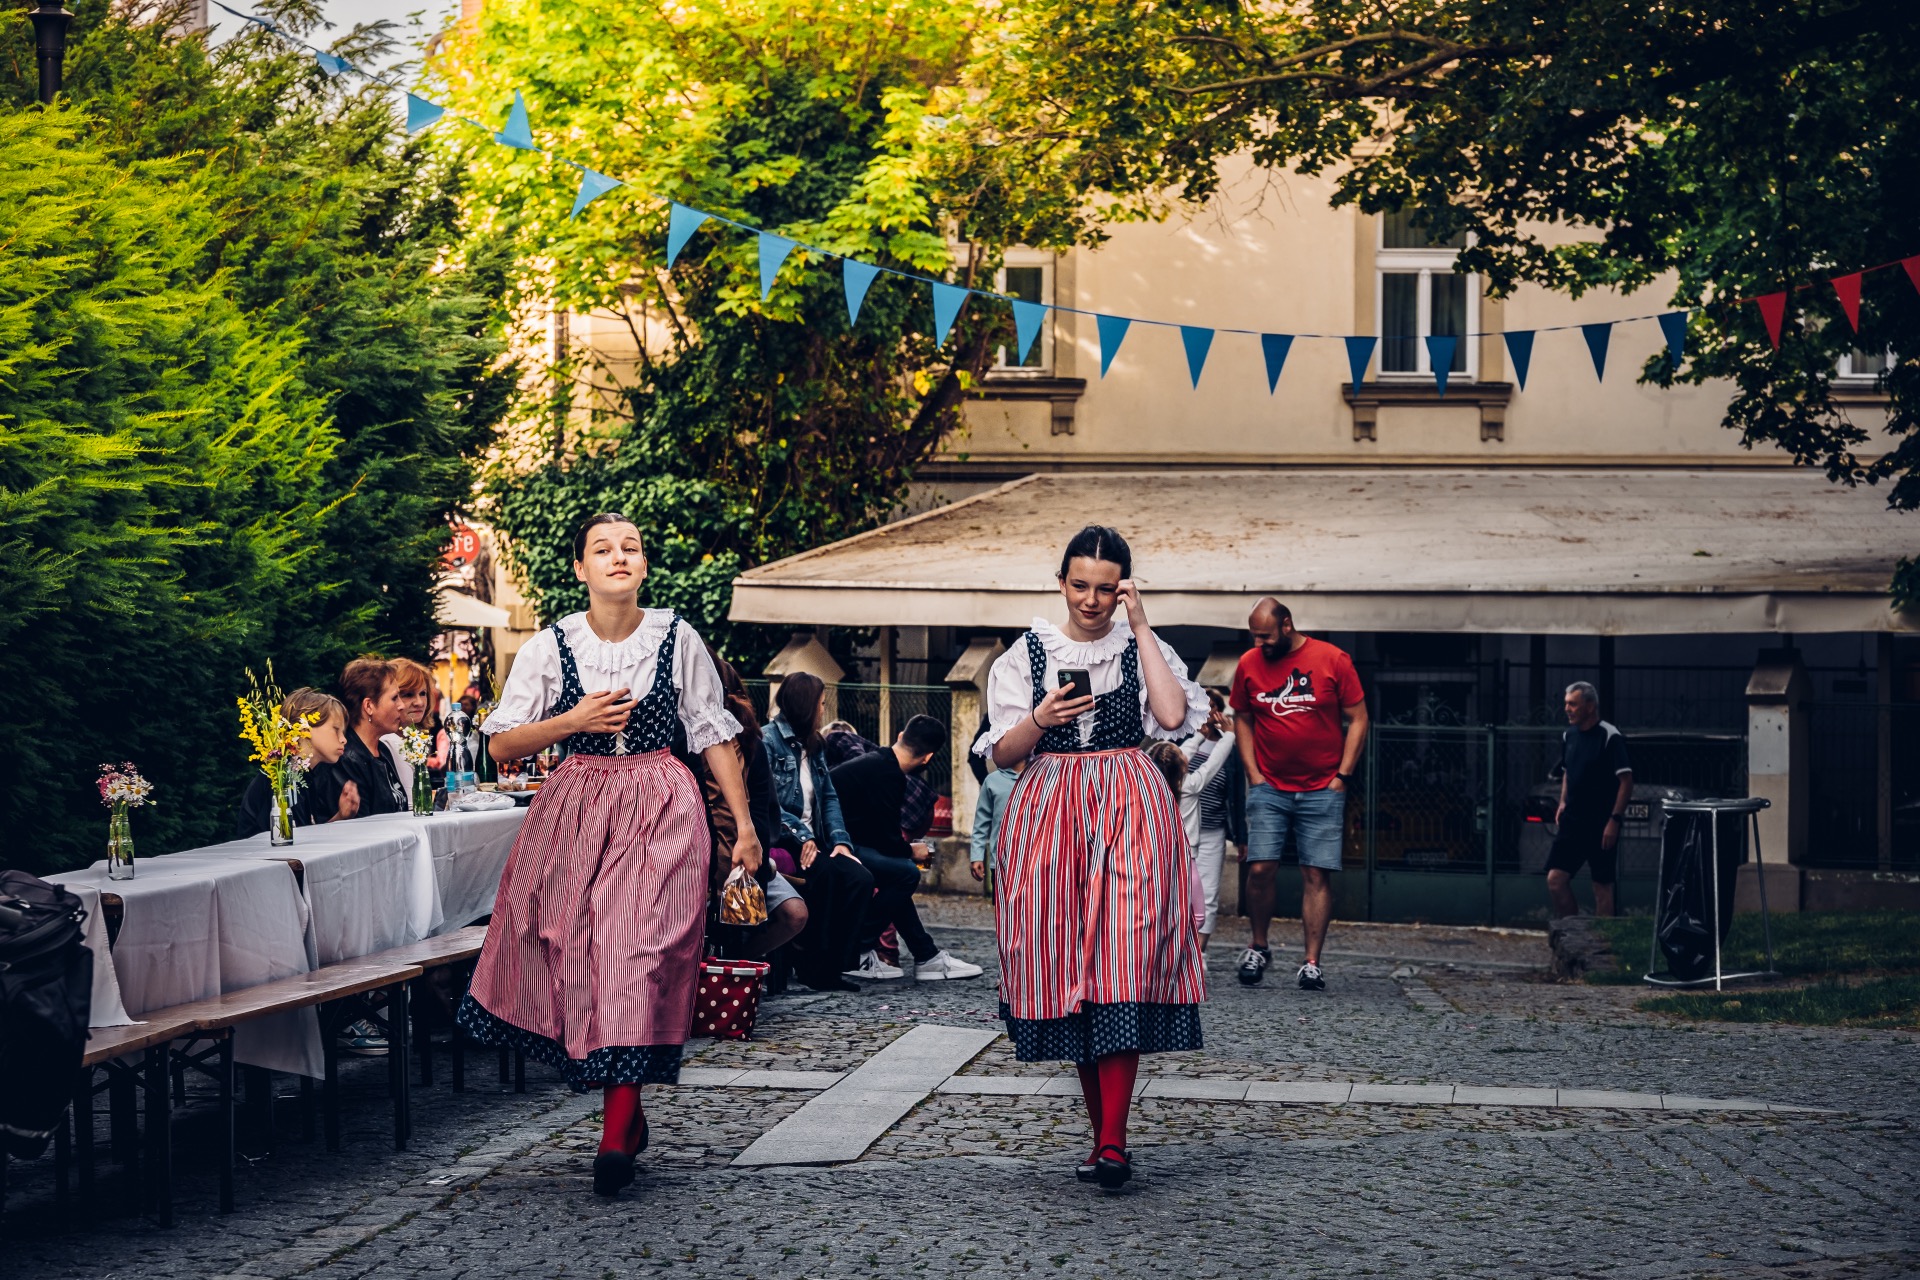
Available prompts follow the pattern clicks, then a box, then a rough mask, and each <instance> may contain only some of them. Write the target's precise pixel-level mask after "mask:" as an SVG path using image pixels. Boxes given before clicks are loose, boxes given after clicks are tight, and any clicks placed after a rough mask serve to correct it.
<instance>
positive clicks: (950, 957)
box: [913, 951, 986, 982]
mask: <svg viewBox="0 0 1920 1280" xmlns="http://www.w3.org/2000/svg"><path fill="white" fill-rule="evenodd" d="M985 972H986V970H985V969H982V968H981V967H980V966H979V965H977V964H969V963H968V962H967V961H965V960H962V959H960V958H959V957H958V956H956V955H954V954H952V953H951V952H947V951H942V952H941V953H940V954H938V955H936V956H935V957H933V959H931V960H921V961H919V962H917V963H915V965H914V966H913V976H914V977H915V978H916V979H918V980H919V981H921V982H943V981H945V980H946V979H948V978H977V977H979V976H980V975H981V974H983V973H985Z"/></svg>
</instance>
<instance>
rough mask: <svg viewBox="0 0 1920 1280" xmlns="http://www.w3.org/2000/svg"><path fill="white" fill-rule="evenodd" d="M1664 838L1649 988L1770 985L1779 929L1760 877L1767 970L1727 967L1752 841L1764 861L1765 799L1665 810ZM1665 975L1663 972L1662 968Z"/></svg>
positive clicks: (1682, 804)
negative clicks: (1754, 981) (1725, 952)
mask: <svg viewBox="0 0 1920 1280" xmlns="http://www.w3.org/2000/svg"><path fill="white" fill-rule="evenodd" d="M1665 807H1666V811H1667V822H1666V827H1665V829H1664V831H1663V832H1662V834H1661V845H1660V878H1659V881H1658V884H1657V885H1656V887H1655V892H1654V922H1653V948H1652V955H1651V956H1650V957H1649V958H1648V961H1647V974H1646V981H1647V982H1648V983H1650V984H1652V985H1654V986H1670V987H1684V986H1695V985H1704V984H1705V983H1708V982H1711V983H1713V984H1714V986H1715V987H1716V988H1718V987H1719V986H1720V984H1721V983H1723V982H1725V981H1727V980H1728V979H1730V978H1771V977H1778V976H1779V975H1778V974H1776V973H1774V971H1773V926H1772V921H1771V920H1770V919H1769V917H1768V915H1767V884H1766V876H1765V875H1764V873H1763V874H1762V875H1761V876H1760V877H1759V887H1760V920H1761V929H1762V933H1763V935H1764V936H1765V939H1766V951H1767V967H1766V968H1765V969H1764V970H1762V971H1759V972H1749V973H1727V972H1725V970H1724V967H1723V965H1722V962H1721V951H1722V948H1723V946H1724V944H1725V943H1726V939H1727V930H1728V929H1729V928H1730V927H1731V926H1732V924H1733V901H1734V888H1735V885H1736V882H1737V879H1738V876H1739V873H1740V864H1741V863H1743V862H1745V861H1746V860H1747V845H1748V833H1749V831H1751V833H1752V845H1753V857H1754V861H1755V862H1756V863H1757V862H1759V860H1760V828H1759V820H1758V816H1757V815H1758V814H1759V812H1760V810H1762V809H1765V808H1767V807H1768V802H1767V801H1766V800H1764V799H1758V798H1748V799H1738V800H1718V799H1687V800H1669V801H1667V802H1666V806H1665ZM1663 959H1664V960H1665V962H1666V970H1665V972H1664V973H1661V972H1656V969H1657V966H1658V965H1659V964H1660V962H1661V961H1662V960H1663Z"/></svg>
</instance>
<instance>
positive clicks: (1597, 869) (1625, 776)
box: [1547, 680, 1633, 916]
mask: <svg viewBox="0 0 1920 1280" xmlns="http://www.w3.org/2000/svg"><path fill="white" fill-rule="evenodd" d="M1566 712H1567V725H1568V729H1567V732H1566V737H1565V738H1564V739H1562V745H1561V754H1560V767H1561V770H1562V772H1561V774H1560V808H1559V810H1558V812H1557V813H1556V814H1555V815H1554V821H1555V822H1557V823H1559V824H1560V832H1559V834H1558V835H1556V836H1554V838H1553V850H1552V852H1550V853H1549V854H1548V855H1547V896H1548V897H1549V898H1550V899H1552V901H1553V913H1554V915H1556V916H1570V915H1573V914H1574V913H1575V912H1577V911H1578V910H1579V909H1580V907H1579V904H1577V903H1576V902H1575V901H1574V899H1573V877H1574V875H1575V874H1576V873H1577V872H1578V871H1579V870H1580V868H1581V866H1582V864H1586V865H1589V866H1591V867H1592V868H1593V909H1594V914H1596V915H1602V916H1610V915H1612V914H1613V882H1614V869H1615V864H1616V862H1617V861H1618V856H1617V847H1618V845H1619V843H1620V822H1621V819H1623V818H1624V817H1626V812H1627V801H1628V800H1629V799H1630V798H1631V797H1632V795H1633V766H1632V765H1630V764H1628V763H1627V740H1626V739H1625V738H1624V737H1622V736H1621V735H1620V731H1619V730H1618V729H1616V728H1614V727H1613V726H1612V725H1610V724H1608V723H1607V722H1606V721H1605V720H1602V719H1601V718H1600V692H1599V690H1597V689H1595V688H1594V687H1593V686H1592V685H1590V684H1588V683H1587V682H1586V681H1584V680H1582V681H1580V682H1578V683H1576V684H1570V685H1568V686H1567V699H1566Z"/></svg>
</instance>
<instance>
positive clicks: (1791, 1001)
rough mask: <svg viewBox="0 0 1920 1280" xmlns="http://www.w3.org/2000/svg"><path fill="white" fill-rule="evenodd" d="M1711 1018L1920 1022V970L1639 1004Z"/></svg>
mask: <svg viewBox="0 0 1920 1280" xmlns="http://www.w3.org/2000/svg"><path fill="white" fill-rule="evenodd" d="M1635 1007H1636V1008H1638V1009H1643V1010H1645V1011H1647V1012H1649V1013H1671V1014H1677V1015H1679V1016H1680V1017H1683V1018H1694V1019H1697V1020H1700V1021H1706V1022H1791V1023H1794V1024H1796V1025H1798V1026H1803V1027H1916V1026H1920V974H1901V975H1899V976H1897V977H1891V978H1873V979H1869V980H1868V981H1866V982H1861V983H1851V984H1850V983H1844V982H1831V981H1830V982H1820V983H1816V984H1814V985H1813V986H1810V987H1799V988H1797V989H1795V990H1792V991H1744V992H1738V993H1734V992H1727V993H1724V994H1717V995H1706V994H1701V995H1672V996H1650V997H1648V998H1647V999H1645V1000H1642V1001H1640V1002H1638V1004H1636V1005H1635Z"/></svg>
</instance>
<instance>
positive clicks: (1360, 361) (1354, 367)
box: [1341, 338, 1380, 387]
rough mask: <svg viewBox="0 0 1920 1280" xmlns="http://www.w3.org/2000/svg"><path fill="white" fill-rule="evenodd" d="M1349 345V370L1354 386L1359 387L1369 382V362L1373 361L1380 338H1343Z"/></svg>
mask: <svg viewBox="0 0 1920 1280" xmlns="http://www.w3.org/2000/svg"><path fill="white" fill-rule="evenodd" d="M1341 341H1343V342H1345V343H1346V344H1347V370H1348V372H1350V373H1351V374H1352V375H1353V385H1354V386H1356V387H1357V386H1359V385H1360V384H1361V383H1362V382H1365V381H1366V380H1367V362H1368V361H1369V360H1371V359H1373V348H1374V344H1375V343H1377V342H1379V341H1380V340H1379V339H1378V338H1343V339H1341Z"/></svg>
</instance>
